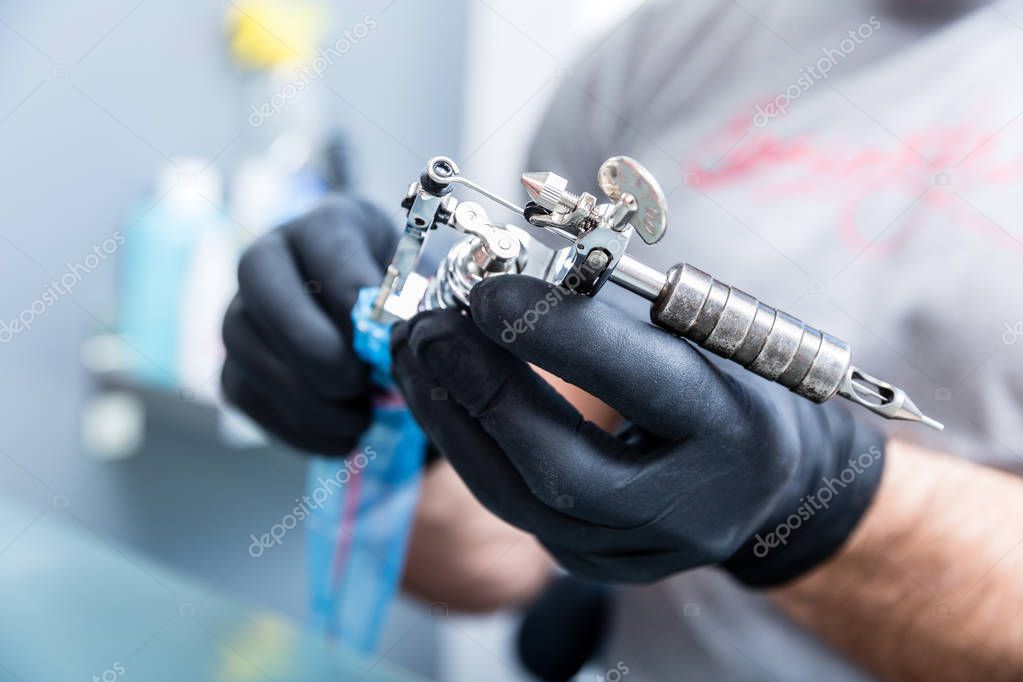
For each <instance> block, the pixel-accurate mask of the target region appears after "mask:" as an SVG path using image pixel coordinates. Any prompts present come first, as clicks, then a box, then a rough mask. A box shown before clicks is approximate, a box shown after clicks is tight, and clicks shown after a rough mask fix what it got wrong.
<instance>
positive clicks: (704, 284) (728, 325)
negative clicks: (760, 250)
mask: <svg viewBox="0 0 1023 682" xmlns="http://www.w3.org/2000/svg"><path fill="white" fill-rule="evenodd" d="M650 319H651V320H653V322H654V323H655V324H657V325H659V326H661V327H664V328H666V329H668V330H670V331H673V332H675V333H677V334H680V335H682V336H684V337H685V338H687V339H689V340H690V341H692V342H694V343H696V344H698V345H700V346H701V347H703V348H706V349H707V350H709V351H711V352H713V353H716V354H717V355H720V356H721V357H724V358H728V359H729V360H733V361H735V362H737V363H739V364H740V365H742V366H743V367H745V368H746V369H748V370H750V371H751V372H755V373H757V374H759V375H760V376H762V377H764V378H765V379H769V380H771V381H776V382H778V383H779V384H781V385H782V386H785V387H786V388H788V389H790V390H792V391H793V392H795V393H797V394H799V395H801V396H803V397H804V398H809V399H810V400H812V401H814V402H818V403H821V402H824V401H825V400H828V399H829V398H831V397H832V396H833V395H834V394H835V392H836V391H837V390H838V387H839V384H840V383H841V382H842V380H843V379H844V378H845V375H846V373H847V372H848V371H849V365H850V361H851V356H850V352H849V346H848V344H846V343H845V342H844V341H842V340H841V339H836V338H835V337H833V336H831V335H830V334H826V333H824V332H821V331H819V330H817V329H814V328H813V327H811V326H809V325H807V324H805V323H803V322H802V321H800V320H798V319H796V318H795V317H793V316H791V315H789V314H788V313H785V312H783V311H781V310H778V309H776V308H772V307H771V306H769V305H766V304H764V303H761V302H760V301H758V300H757V299H755V298H754V297H752V296H750V295H749V294H747V293H746V292H744V291H741V290H739V289H736V288H735V287H731V286H728V285H727V284H725V283H723V282H719V281H718V280H716V279H714V278H713V277H711V276H710V275H708V274H707V273H705V272H703V271H702V270H699V269H698V268H694V267H693V266H691V265H688V264H686V263H680V264H679V265H676V266H675V267H673V268H672V269H671V270H669V271H668V276H667V282H666V284H665V286H664V288H663V289H662V290H661V293H660V295H659V296H658V297H657V299H656V300H655V301H654V305H653V307H652V308H651V309H650Z"/></svg>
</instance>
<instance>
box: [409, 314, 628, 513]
mask: <svg viewBox="0 0 1023 682" xmlns="http://www.w3.org/2000/svg"><path fill="white" fill-rule="evenodd" d="M407 335H408V346H409V347H410V348H411V351H412V354H413V356H414V358H415V361H416V362H417V363H418V366H419V367H420V368H422V370H423V371H425V372H427V373H428V374H429V375H430V376H431V377H432V378H433V379H434V380H435V381H436V382H437V383H439V384H440V385H441V386H443V387H444V389H445V390H446V391H447V393H448V395H449V396H450V397H451V398H452V399H453V400H454V401H455V402H457V403H458V405H460V406H461V407H462V408H463V409H464V411H465V412H466V413H467V414H468V416H469V417H471V418H473V419H475V420H476V421H477V422H478V424H479V426H480V427H482V429H483V431H484V432H485V433H486V434H487V435H489V436H490V437H491V438H492V439H493V441H495V442H496V443H497V445H498V446H499V447H500V449H501V451H503V452H504V453H505V455H506V456H507V459H508V460H509V461H510V462H511V463H512V465H513V466H514V467H515V469H516V471H517V472H518V473H519V475H520V476H521V478H522V480H524V481H525V483H526V485H527V486H528V488H529V490H530V492H531V493H532V494H533V495H534V496H535V497H536V498H537V499H539V500H540V501H542V502H543V503H544V504H545V505H547V506H548V507H550V508H551V509H555V510H557V511H559V512H561V513H562V514H565V515H568V516H573V517H575V518H578V519H583V520H586V521H588V522H590V523H594V524H606V525H610V526H626V525H632V524H634V523H637V522H638V519H639V518H642V513H643V512H644V511H645V510H644V509H642V507H641V506H638V505H637V506H624V505H617V504H608V499H610V497H611V496H613V495H614V494H615V493H616V492H617V491H619V490H621V489H622V488H623V487H625V486H627V485H629V482H630V481H631V480H633V479H634V478H635V477H636V476H638V475H639V473H640V471H641V469H642V466H643V461H642V459H643V456H641V455H640V454H639V453H636V452H635V451H632V450H631V449H629V448H628V447H626V446H625V445H624V444H623V443H622V442H620V441H618V440H617V439H616V438H614V437H613V436H611V435H610V434H608V433H606V432H605V431H603V430H602V429H600V428H599V427H597V426H596V425H594V424H592V423H590V422H587V421H585V420H584V419H583V418H582V416H581V415H580V414H579V412H578V411H576V409H575V408H573V407H572V406H571V405H570V404H569V403H568V402H567V401H566V400H565V399H564V398H563V397H561V396H560V395H559V394H558V393H557V392H556V391H555V390H554V389H553V388H552V387H551V386H550V385H549V384H548V383H547V382H545V381H544V380H543V379H541V378H540V377H539V376H538V375H537V374H536V373H535V372H534V371H533V370H532V369H530V368H529V367H528V366H527V365H526V364H525V363H523V362H522V361H520V360H518V359H517V358H515V357H514V356H512V355H511V354H509V353H507V352H506V351H504V350H503V349H501V348H499V347H498V346H497V345H495V344H494V343H492V342H490V341H489V340H488V339H487V338H486V337H484V336H483V335H482V334H481V333H480V332H479V330H478V329H477V328H476V326H475V324H474V323H473V322H472V320H470V319H468V318H467V317H465V316H464V315H461V314H459V313H457V312H455V311H432V312H427V313H421V314H420V315H418V316H416V317H415V318H414V319H413V320H412V321H411V322H410V323H409V324H408V331H407ZM637 515H639V516H637Z"/></svg>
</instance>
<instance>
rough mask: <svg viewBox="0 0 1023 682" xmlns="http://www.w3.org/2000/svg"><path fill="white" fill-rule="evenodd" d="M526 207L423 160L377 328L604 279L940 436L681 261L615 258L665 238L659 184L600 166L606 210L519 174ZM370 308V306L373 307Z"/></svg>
mask: <svg viewBox="0 0 1023 682" xmlns="http://www.w3.org/2000/svg"><path fill="white" fill-rule="evenodd" d="M521 180H522V184H523V186H524V187H525V189H526V191H527V193H528V194H529V196H530V198H531V199H532V201H531V202H530V203H529V204H527V205H526V206H525V207H519V206H517V205H516V204H515V203H513V202H511V201H508V200H506V199H504V198H502V197H500V196H497V195H496V194H493V193H491V192H489V191H488V190H486V189H484V188H483V187H480V186H479V185H477V184H475V183H473V182H472V181H470V180H468V179H466V178H465V177H463V176H462V175H461V174H460V171H459V169H458V166H457V165H456V164H455V162H454V161H452V160H451V159H448V158H446V157H434V158H433V159H430V161H429V162H428V164H427V168H426V170H425V171H424V172H423V174H422V175H421V176H420V178H419V181H418V182H414V183H412V185H411V186H410V187H409V191H408V194H407V195H406V198H405V201H404V202H403V204H402V205H403V206H404V207H405V208H406V209H407V210H408V218H407V219H406V223H405V232H404V235H403V236H402V239H401V241H400V242H399V245H398V248H397V250H396V252H395V255H394V258H393V260H392V262H391V265H390V266H389V267H388V269H387V273H386V275H385V278H384V282H383V284H382V286H381V292H380V296H379V297H378V299H377V303H378V306H377V308H378V309H379V311H380V315H381V316H382V317H383V318H384V319H390V318H397V317H402V318H407V317H411V316H412V315H414V314H415V312H416V311H418V310H420V309H424V308H436V307H452V306H459V307H467V306H468V300H469V292H470V291H471V290H472V287H473V286H475V285H476V284H477V283H478V282H480V281H482V280H483V279H485V278H487V277H494V276H501V275H504V274H508V273H520V274H524V275H529V276H532V277H536V278H538V279H542V280H544V281H546V282H550V283H552V284H557V285H561V286H566V287H568V288H571V289H572V290H574V291H576V292H579V293H585V294H588V295H591V296H592V295H594V294H596V292H597V291H599V290H600V289H601V287H602V286H603V285H604V283H605V282H607V281H608V280H610V281H612V282H614V283H615V284H618V285H619V286H622V287H624V288H625V289H627V290H629V291H632V292H633V293H635V294H638V295H639V296H642V297H643V298H645V299H647V300H649V301H651V302H652V303H653V305H652V306H651V311H650V317H651V320H652V321H653V322H654V323H655V324H657V325H659V326H661V327H663V328H665V329H667V330H668V331H671V332H673V333H675V334H678V335H680V336H682V337H684V338H686V339H688V340H690V341H692V342H693V343H696V344H697V345H699V346H701V347H702V348H704V349H706V350H708V351H711V352H713V353H716V354H718V355H720V356H722V357H724V358H727V359H730V360H732V361H734V362H736V363H738V364H739V365H741V366H742V367H744V368H746V369H748V370H750V371H751V372H754V373H756V374H758V375H760V376H762V377H764V378H766V379H768V380H770V381H775V382H778V383H780V384H782V385H783V386H785V387H787V388H789V389H790V390H792V391H793V392H795V393H797V394H798V395H801V396H803V397H805V398H807V399H809V400H812V401H815V402H824V401H826V400H829V399H831V398H832V397H834V396H835V395H841V396H842V397H844V398H846V399H848V400H850V401H852V402H853V403H855V404H857V405H859V406H861V407H864V408H866V409H868V410H870V411H872V412H874V413H875V414H879V415H881V416H882V417H885V418H887V419H904V420H909V421H918V422H921V423H923V424H926V425H927V426H930V427H933V428H936V429H939V430H940V429H941V428H942V426H941V424H940V423H938V422H936V421H935V420H933V419H931V418H929V417H927V416H926V415H924V414H923V413H922V412H921V411H920V410H919V408H917V407H916V405H914V404H913V402H912V401H911V400H910V399H909V397H908V396H907V395H906V394H905V392H904V391H902V390H901V389H899V388H896V387H894V386H892V385H891V384H888V383H886V382H884V381H881V380H879V379H875V378H874V377H872V376H870V375H869V374H867V373H865V372H863V371H861V370H860V369H858V368H857V367H854V366H853V365H852V362H851V351H850V348H849V345H848V344H846V343H845V342H844V341H842V340H840V339H838V338H836V337H834V336H831V335H830V334H827V333H825V332H823V331H820V330H818V329H816V328H814V327H812V326H810V325H808V324H806V323H804V322H802V321H800V320H799V319H797V318H795V317H793V316H792V315H789V314H787V313H785V312H784V311H781V310H778V309H776V308H773V307H771V306H769V305H767V304H764V303H761V302H760V301H758V300H757V299H756V298H754V297H753V296H751V295H749V294H747V293H745V292H743V291H741V290H739V289H737V288H735V287H732V286H729V285H727V284H724V283H723V282H720V281H718V280H716V279H714V278H713V277H711V276H710V275H708V274H707V273H705V272H703V271H701V270H699V269H697V268H695V267H693V266H691V265H688V264H686V263H680V264H679V265H676V266H675V267H673V268H671V269H670V270H669V271H668V273H667V274H665V273H663V272H660V271H659V270H656V269H654V268H651V267H649V266H647V265H644V264H643V263H641V262H640V261H638V260H636V259H635V258H632V257H630V256H627V255H625V249H626V247H627V246H628V243H629V240H630V238H631V237H632V235H633V234H634V233H638V234H639V236H640V238H641V239H642V240H643V241H644V242H646V243H647V244H653V243H656V242H657V241H658V240H660V239H661V237H663V236H664V233H665V230H666V229H667V202H666V200H665V197H664V193H663V192H662V191H661V188H660V185H659V184H658V183H657V181H656V179H654V177H653V176H652V175H651V174H650V172H649V171H648V170H647V169H646V168H644V167H643V166H642V165H640V164H639V163H638V162H637V161H635V160H634V159H631V158H629V157H627V156H615V157H612V158H610V159H608V160H607V161H605V162H604V163H603V164H602V165H601V167H600V169H599V171H598V174H597V182H598V185H599V186H600V188H601V190H602V191H603V193H604V194H605V195H606V196H607V198H608V200H609V203H602V204H598V203H597V199H596V197H594V196H593V195H591V194H587V193H583V194H574V193H572V192H570V191H569V190H568V182H567V181H566V180H565V179H564V178H562V177H561V176H559V175H557V174H555V173H551V172H546V171H544V172H530V173H524V174H523V175H522V178H521ZM454 185H460V186H462V187H464V188H466V189H469V190H472V191H475V192H477V193H479V194H481V195H483V196H485V197H487V198H489V199H491V200H493V201H495V202H496V203H498V204H500V205H502V206H504V207H506V208H508V209H510V210H512V211H514V212H515V213H517V214H518V215H521V216H522V217H523V218H525V219H526V221H527V222H529V223H530V224H531V225H534V226H536V227H541V228H543V229H545V230H547V231H548V232H551V233H553V234H555V235H558V236H560V237H563V238H564V239H567V240H568V241H570V242H571V245H570V246H566V247H564V248H561V249H553V248H551V247H548V246H546V245H545V244H543V243H542V242H539V241H537V240H535V239H533V238H532V237H531V236H530V235H529V234H528V233H527V232H526V231H525V230H522V229H521V228H518V227H516V226H514V225H496V224H494V223H492V222H491V221H490V219H489V218H488V217H487V215H486V213H485V211H484V210H483V207H482V206H480V205H479V204H476V203H473V202H463V203H458V202H457V201H456V200H455V199H454V198H452V197H450V196H447V195H448V194H449V192H450V191H451V189H452V187H453V186H454ZM438 225H447V226H449V227H452V228H454V229H456V230H458V231H460V232H463V233H464V234H465V235H466V239H464V240H462V241H461V242H459V243H458V244H456V245H455V246H454V247H453V248H452V249H451V250H450V251H449V252H448V254H447V257H446V258H445V259H444V261H443V262H442V263H441V266H440V268H439V269H438V271H437V273H436V275H435V276H434V277H433V278H432V279H429V280H428V279H427V278H425V277H423V276H422V275H419V274H417V273H415V272H414V270H415V266H416V264H417V263H418V260H419V254H420V253H421V251H422V248H423V246H424V244H425V242H426V236H427V234H428V231H429V230H432V229H435V228H436V227H437V226H438ZM375 309H376V308H375Z"/></svg>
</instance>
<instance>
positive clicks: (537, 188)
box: [522, 171, 579, 213]
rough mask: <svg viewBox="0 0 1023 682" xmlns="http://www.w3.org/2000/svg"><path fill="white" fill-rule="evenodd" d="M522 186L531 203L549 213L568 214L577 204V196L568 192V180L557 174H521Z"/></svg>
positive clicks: (545, 172)
mask: <svg viewBox="0 0 1023 682" xmlns="http://www.w3.org/2000/svg"><path fill="white" fill-rule="evenodd" d="M522 184H523V185H524V186H525V187H526V191H527V192H529V196H530V197H532V199H533V201H535V202H536V204H537V205H538V206H540V207H542V208H545V209H547V210H548V211H550V212H551V213H570V212H572V211H574V210H575V208H576V206H577V205H578V203H579V195H578V194H573V193H572V192H569V191H568V190H567V189H566V188H567V187H568V180H566V179H565V178H563V177H561V176H560V175H558V174H557V173H551V172H550V171H543V172H533V173H523V174H522Z"/></svg>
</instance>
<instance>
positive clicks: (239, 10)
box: [227, 0, 328, 69]
mask: <svg viewBox="0 0 1023 682" xmlns="http://www.w3.org/2000/svg"><path fill="white" fill-rule="evenodd" d="M327 22H328V13H327V10H326V8H325V7H324V6H323V5H322V4H320V3H319V2H312V1H306V2H303V1H302V0H290V1H287V0H238V1H237V2H234V3H231V6H230V7H229V9H228V14H227V30H228V37H229V40H230V45H231V54H232V56H234V58H235V59H236V60H237V61H238V63H240V64H241V65H242V66H245V67H248V68H255V69H272V68H274V67H276V66H280V65H281V64H288V63H290V62H297V61H302V60H303V59H308V58H309V57H310V56H311V54H312V52H313V51H314V50H315V49H316V45H317V43H318V42H319V41H320V40H321V39H322V37H323V34H324V31H325V30H326V27H327Z"/></svg>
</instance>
